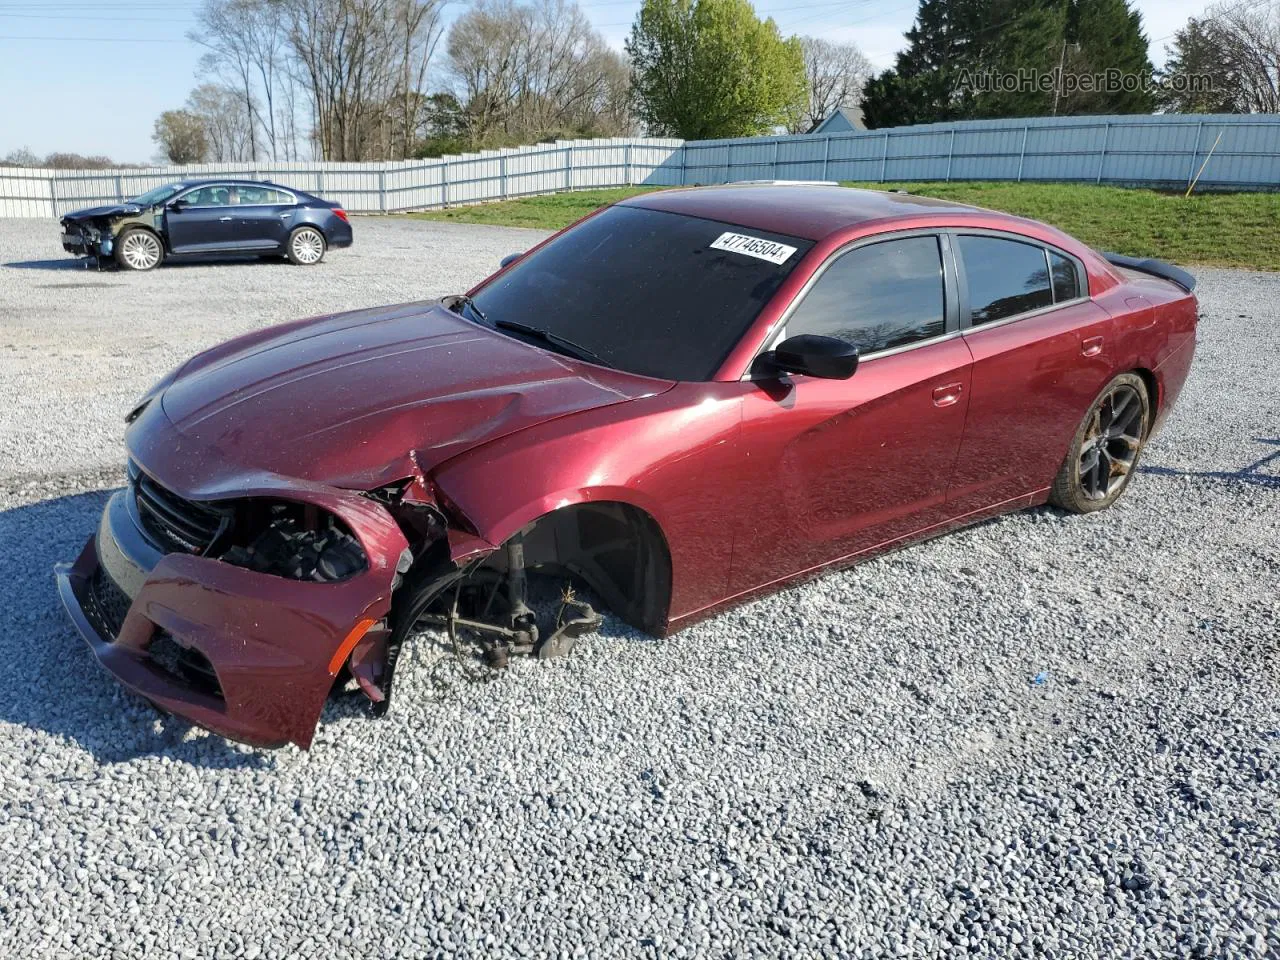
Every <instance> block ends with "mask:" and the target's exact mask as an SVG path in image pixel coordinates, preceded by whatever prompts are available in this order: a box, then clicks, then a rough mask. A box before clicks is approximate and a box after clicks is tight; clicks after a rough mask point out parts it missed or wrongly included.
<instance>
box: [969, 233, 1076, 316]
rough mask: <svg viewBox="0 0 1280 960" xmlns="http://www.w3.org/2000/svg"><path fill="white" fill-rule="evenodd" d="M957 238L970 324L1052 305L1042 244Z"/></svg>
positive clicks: (999, 239)
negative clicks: (967, 299)
mask: <svg viewBox="0 0 1280 960" xmlns="http://www.w3.org/2000/svg"><path fill="white" fill-rule="evenodd" d="M958 241H959V243H958V245H959V248H960V259H961V261H962V262H963V264H964V274H965V280H966V281H967V283H968V286H969V313H970V322H971V323H972V324H973V326H975V327H976V326H980V325H981V324H984V323H994V322H995V321H997V320H1004V319H1006V318H1008V317H1016V316H1017V315H1018V314H1021V313H1027V312H1028V311H1031V310H1039V309H1041V308H1042V307H1049V306H1053V288H1052V286H1051V284H1050V282H1049V261H1048V260H1047V259H1046V256H1045V248H1044V247H1042V246H1039V245H1038V244H1034V243H1023V242H1022V241H1020V240H1005V239H1003V238H1000V237H986V236H961V237H959V238H958Z"/></svg>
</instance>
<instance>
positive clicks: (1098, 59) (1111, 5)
mask: <svg viewBox="0 0 1280 960" xmlns="http://www.w3.org/2000/svg"><path fill="white" fill-rule="evenodd" d="M1066 14H1067V18H1066V24H1065V31H1064V36H1063V40H1064V42H1065V43H1066V44H1067V47H1066V50H1067V56H1066V70H1067V71H1068V72H1070V73H1073V74H1075V75H1077V76H1085V75H1098V74H1102V73H1104V72H1105V71H1112V72H1116V71H1118V72H1119V75H1120V76H1122V77H1133V78H1137V79H1138V80H1140V81H1142V82H1141V83H1138V84H1133V86H1132V88H1131V89H1127V88H1126V86H1125V85H1124V84H1121V85H1119V86H1118V88H1117V87H1116V86H1113V85H1108V87H1107V88H1106V89H1104V90H1102V91H1100V92H1092V93H1089V92H1084V91H1080V92H1077V93H1074V94H1073V93H1070V92H1063V93H1062V94H1061V95H1060V96H1059V97H1058V98H1057V99H1056V104H1057V113H1059V114H1104V113H1150V112H1151V110H1152V109H1153V108H1154V107H1155V98H1154V96H1153V95H1152V91H1151V83H1150V81H1151V79H1152V76H1153V68H1152V66H1151V59H1150V57H1149V56H1148V55H1147V37H1146V35H1145V34H1144V33H1143V32H1142V15H1141V14H1140V13H1138V11H1136V10H1133V9H1131V8H1130V7H1129V4H1128V0H1073V2H1071V3H1069V4H1068V5H1067V9H1066Z"/></svg>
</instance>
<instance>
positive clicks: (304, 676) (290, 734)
mask: <svg viewBox="0 0 1280 960" xmlns="http://www.w3.org/2000/svg"><path fill="white" fill-rule="evenodd" d="M130 497H131V491H130V490H123V491H120V492H119V493H117V494H116V495H115V496H114V497H113V498H112V499H111V501H110V503H109V504H108V506H107V509H106V511H105V512H104V513H103V518H102V523H101V525H100V527H99V530H98V534H97V536H96V537H94V538H93V539H91V540H90V541H89V542H88V543H87V544H86V545H85V548H84V550H83V551H82V552H81V554H80V556H79V558H78V559H77V560H76V561H75V562H74V563H72V564H61V565H59V566H58V567H57V568H56V576H57V581H58V592H59V594H60V596H61V599H62V602H63V604H64V606H66V608H67V613H68V614H69V615H70V617H71V621H72V623H73V624H74V625H75V627H76V629H77V630H78V631H79V633H80V635H81V636H82V637H84V639H85V641H86V642H87V643H88V645H89V648H90V649H91V650H92V652H93V654H94V656H95V657H96V658H97V660H98V662H99V663H100V664H101V665H102V666H103V667H104V668H105V669H106V670H107V671H108V672H110V673H111V674H112V675H113V676H115V677H116V678H117V679H118V680H119V681H120V682H121V683H123V684H124V685H125V686H126V687H128V688H129V689H130V690H132V691H134V692H135V693H137V694H139V695H141V696H143V697H145V698H147V699H148V700H150V701H152V702H153V703H155V704H156V705H157V706H159V707H161V708H162V709H164V710H166V711H168V712H170V713H173V714H176V715H178V716H181V717H185V718H186V719H188V720H191V721H192V722H194V723H197V724H199V725H200V726H202V727H206V728H208V729H209V730H212V731H213V732H215V733H218V734H221V735H222V736H225V737H229V738H231V739H234V740H241V741H244V742H246V743H250V744H254V745H256V746H279V745H282V744H284V743H287V742H293V743H296V744H297V745H298V746H300V747H302V748H304V749H305V748H307V747H309V746H310V745H311V741H312V739H313V737H314V734H315V726H316V722H317V721H318V719H319V717H320V712H321V710H322V709H323V707H324V703H325V699H326V698H327V696H328V694H329V692H330V690H331V689H332V685H333V679H334V677H333V674H331V673H330V672H329V667H330V661H331V660H332V659H333V657H334V655H335V651H337V650H338V649H339V648H340V647H341V646H342V643H343V640H344V639H346V638H347V637H348V636H349V635H350V634H351V631H352V628H353V627H354V626H355V625H356V624H357V623H360V622H361V621H363V620H374V621H381V620H382V619H384V618H385V616H386V615H387V613H388V611H389V609H390V601H391V597H390V594H391V583H390V577H389V576H384V575H382V574H381V573H380V572H377V571H369V572H366V573H364V574H361V575H359V576H356V577H353V578H352V579H350V580H347V581H344V582H341V583H311V582H301V581H294V580H288V579H285V578H283V577H277V576H272V575H269V574H263V573H257V572H254V571H251V570H245V569H242V568H240V567H235V566H232V565H230V564H227V563H223V562H221V561H219V560H212V559H209V558H206V557H200V556H195V555H188V554H177V553H170V554H165V555H161V554H160V553H159V551H158V550H156V548H155V547H154V545H151V544H149V543H148V542H147V540H146V538H145V537H144V536H143V535H142V534H141V533H140V531H139V530H138V528H137V526H136V525H135V524H134V522H133V520H132V516H131V513H130V509H129V507H130V503H129V500H130ZM374 629H375V630H376V629H379V628H378V627H375V628H374ZM112 630H115V635H114V636H113V635H112ZM162 647H163V648H165V650H166V651H167V655H161V652H160V649H161V648H162ZM175 652H176V653H177V654H178V658H179V662H178V663H177V664H176V665H175V663H174V661H173V657H172V654H173V653H175Z"/></svg>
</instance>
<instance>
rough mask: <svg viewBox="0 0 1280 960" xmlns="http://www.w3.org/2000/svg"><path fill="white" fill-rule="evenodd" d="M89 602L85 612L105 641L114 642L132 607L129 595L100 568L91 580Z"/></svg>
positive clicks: (87, 598)
mask: <svg viewBox="0 0 1280 960" xmlns="http://www.w3.org/2000/svg"><path fill="white" fill-rule="evenodd" d="M85 599H86V600H87V601H88V602H87V603H86V604H85V606H84V612H85V615H86V617H88V619H89V622H90V623H92V624H93V626H94V629H95V630H97V631H98V633H99V634H101V635H102V638H103V639H104V640H112V641H114V640H115V638H116V637H118V636H119V635H120V628H121V627H122V626H124V618H125V615H126V614H127V613H128V612H129V607H130V606H132V603H133V602H132V601H131V600H130V599H129V595H128V594H126V593H125V592H124V591H123V590H121V589H120V587H119V585H118V584H117V583H116V582H115V581H114V580H112V579H111V577H110V576H109V575H108V574H107V572H106V571H105V570H103V569H102V568H101V567H99V568H98V569H97V570H95V571H94V572H93V577H92V578H90V580H89V593H88V596H87V597H86V598H85Z"/></svg>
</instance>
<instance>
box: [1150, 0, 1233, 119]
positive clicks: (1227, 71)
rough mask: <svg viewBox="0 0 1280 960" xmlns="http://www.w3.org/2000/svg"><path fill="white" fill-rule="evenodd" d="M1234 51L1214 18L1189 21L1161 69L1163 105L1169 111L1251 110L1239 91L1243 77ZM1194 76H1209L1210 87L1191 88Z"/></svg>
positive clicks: (1229, 111) (1177, 37) (1180, 31)
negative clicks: (1235, 60) (1190, 80)
mask: <svg viewBox="0 0 1280 960" xmlns="http://www.w3.org/2000/svg"><path fill="white" fill-rule="evenodd" d="M1232 50H1233V47H1232V44H1231V43H1230V38H1229V37H1225V36H1223V31H1222V29H1221V27H1220V26H1219V25H1218V23H1217V22H1216V21H1215V20H1214V19H1213V18H1211V17H1210V18H1206V19H1204V20H1197V19H1195V18H1194V17H1193V18H1191V19H1190V20H1188V21H1187V25H1186V26H1185V27H1183V28H1182V29H1181V30H1179V31H1178V33H1177V34H1176V36H1175V37H1174V41H1173V51H1172V53H1170V55H1169V59H1168V60H1167V61H1165V65H1164V69H1163V70H1162V71H1160V77H1161V79H1162V80H1164V81H1165V85H1164V87H1163V88H1162V89H1161V91H1160V95H1159V96H1158V97H1157V101H1158V102H1159V104H1160V107H1161V108H1162V109H1164V110H1167V111H1169V112H1170V113H1248V112H1249V105H1248V104H1247V103H1246V102H1245V100H1244V98H1243V97H1242V96H1241V93H1240V92H1241V91H1242V90H1243V89H1244V87H1245V82H1244V78H1243V76H1242V71H1241V70H1240V69H1239V68H1238V66H1237V65H1236V63H1235V62H1234V58H1233V57H1232ZM1192 77H1197V78H1207V79H1208V81H1209V84H1208V85H1207V88H1205V87H1203V86H1199V87H1192V86H1191V85H1190V84H1189V83H1188V82H1187V81H1188V80H1189V79H1190V78H1192ZM1179 82H1180V83H1181V88H1180V87H1179V85H1178V84H1179Z"/></svg>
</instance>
